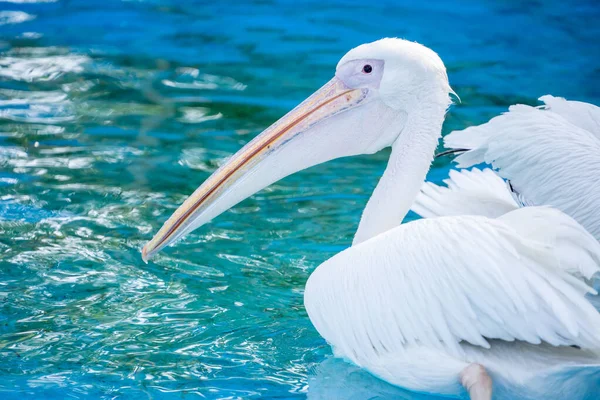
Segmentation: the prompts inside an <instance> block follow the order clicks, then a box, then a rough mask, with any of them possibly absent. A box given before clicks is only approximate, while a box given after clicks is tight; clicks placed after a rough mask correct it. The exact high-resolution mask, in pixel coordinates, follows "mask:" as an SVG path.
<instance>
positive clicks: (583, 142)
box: [412, 95, 600, 240]
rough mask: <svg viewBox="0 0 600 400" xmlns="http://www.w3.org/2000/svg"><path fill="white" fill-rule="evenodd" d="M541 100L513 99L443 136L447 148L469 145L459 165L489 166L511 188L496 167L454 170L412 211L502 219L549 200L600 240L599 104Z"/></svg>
mask: <svg viewBox="0 0 600 400" xmlns="http://www.w3.org/2000/svg"><path fill="white" fill-rule="evenodd" d="M540 100H541V101H543V102H544V103H545V105H544V106H541V107H530V106H526V105H515V106H512V107H510V109H509V112H507V113H505V114H503V115H500V116H498V117H495V118H493V119H492V120H490V121H489V122H487V123H485V124H483V125H480V126H474V127H469V128H467V129H465V130H463V131H457V132H452V133H451V134H449V135H447V136H446V137H445V138H444V144H445V146H446V147H448V148H451V149H465V150H468V151H466V152H464V153H463V154H461V155H460V156H458V157H457V158H456V161H457V162H458V167H460V168H467V167H471V166H473V165H475V164H479V163H484V162H485V163H488V164H491V165H492V166H493V167H494V169H495V170H496V171H497V173H498V174H499V175H500V176H501V177H502V178H505V179H508V180H509V181H510V186H508V185H504V183H503V181H502V179H500V178H498V177H497V176H495V175H494V173H493V172H492V171H490V170H486V171H483V172H481V171H479V170H474V171H473V172H471V173H470V172H469V171H464V170H463V171H461V172H460V173H459V172H456V171H453V172H452V173H451V176H450V180H448V181H447V182H446V183H447V184H448V185H449V186H448V188H442V187H438V186H436V185H434V184H432V183H426V184H425V185H424V186H423V188H422V190H421V194H420V195H419V196H418V197H417V200H416V201H415V204H414V205H413V207H412V209H413V211H415V212H417V214H420V215H421V216H423V217H432V216H441V215H460V214H477V215H485V216H488V217H497V216H498V215H502V214H504V213H506V212H508V211H510V210H514V209H516V208H518V207H520V206H522V205H550V206H552V207H556V208H558V209H559V210H561V211H563V212H564V213H566V214H568V215H570V216H571V217H573V218H574V219H575V220H576V221H577V222H579V223H580V224H581V225H583V226H584V227H585V228H586V229H587V230H588V231H589V232H590V233H591V234H592V235H594V236H595V237H596V239H598V240H600V213H599V212H598V208H599V207H600V108H598V107H596V106H595V105H593V104H588V103H583V102H579V101H567V100H565V99H562V98H558V97H553V96H549V95H547V96H542V97H541V98H540ZM509 189H510V190H509ZM510 191H512V192H513V195H516V196H515V197H516V200H517V201H513V200H512V199H511V198H510V197H511V194H510V193H509V192H510Z"/></svg>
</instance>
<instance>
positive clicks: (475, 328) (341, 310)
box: [305, 207, 600, 365]
mask: <svg viewBox="0 0 600 400" xmlns="http://www.w3.org/2000/svg"><path fill="white" fill-rule="evenodd" d="M513 213H516V214H514V215H513ZM542 217H543V218H544V219H543V220H549V221H552V222H553V223H552V225H551V224H548V225H551V226H555V228H552V227H547V229H538V230H535V229H531V230H530V231H528V233H530V235H529V236H528V237H524V236H523V235H522V232H523V225H526V224H536V223H540V221H542V219H540V218H542ZM515 221H518V222H519V223H518V224H515ZM552 229H554V230H555V231H556V232H554V233H551V232H550V233H549V232H548V230H552ZM535 232H539V233H538V234H536V233H535ZM567 238H568V240H572V241H573V243H572V244H570V246H575V247H576V249H577V251H578V252H581V253H585V254H588V255H589V258H588V259H585V258H583V259H582V260H584V261H581V260H580V259H579V258H576V259H575V260H577V261H576V262H584V263H586V264H585V265H570V266H569V268H570V269H571V270H577V271H585V276H586V277H591V274H595V273H597V272H598V271H599V268H598V265H599V264H600V244H599V243H598V242H597V241H596V240H594V239H593V238H591V236H590V234H589V233H588V232H586V231H585V229H583V227H581V226H580V225H578V224H577V223H576V222H575V221H573V219H572V218H570V217H568V216H566V215H565V214H563V213H561V212H560V211H557V210H555V209H551V208H545V207H541V208H540V207H528V208H523V209H519V210H516V211H513V212H511V213H509V214H507V215H506V216H503V217H501V218H498V219H489V218H486V217H482V216H450V217H441V218H431V219H423V220H418V221H414V222H411V223H408V224H403V225H401V226H399V227H397V228H395V229H392V230H390V231H388V232H385V233H383V234H381V235H378V236H376V237H374V238H372V239H370V240H368V241H365V242H364V243H361V244H359V245H357V246H353V247H351V248H349V249H347V250H345V251H343V252H341V253H339V254H338V255H336V256H334V257H332V258H331V259H330V260H328V261H326V262H325V263H324V264H322V265H321V266H319V267H318V268H317V269H316V270H315V272H314V273H313V274H312V275H311V277H310V279H309V281H308V283H307V286H306V292H305V305H306V309H307V311H308V313H309V316H310V318H311V321H312V322H313V324H314V325H315V327H316V328H317V330H318V331H319V332H320V333H321V335H322V336H323V337H324V338H325V339H327V340H328V341H329V343H330V344H332V345H333V347H334V349H336V353H338V354H341V355H344V356H346V357H348V358H350V359H351V360H352V361H354V362H356V363H357V364H359V365H360V363H361V360H367V359H368V357H374V356H378V355H380V354H384V353H390V352H397V351H403V349H406V348H407V347H410V346H413V345H424V346H427V347H431V348H440V349H444V350H445V351H449V352H450V353H451V354H455V355H457V356H459V355H461V354H462V352H463V347H461V346H462V343H463V342H468V343H470V344H472V345H476V346H480V347H483V348H489V346H490V345H489V342H488V340H489V339H502V340H506V341H513V340H520V341H526V342H529V343H533V344H539V343H541V342H547V343H550V344H552V345H555V346H570V345H577V346H580V347H582V348H600V335H599V333H600V314H599V313H598V311H597V310H596V309H595V308H594V307H593V306H592V305H591V303H590V302H589V301H588V299H586V297H585V294H586V293H593V292H594V290H593V289H592V288H590V287H589V286H587V284H586V282H585V281H584V276H583V274H580V276H577V275H576V274H570V273H569V272H568V270H569V268H565V266H564V265H561V264H564V263H569V259H568V258H566V257H565V256H564V254H562V255H560V256H558V257H557V256H555V254H554V252H555V249H556V248H558V249H560V244H561V243H560V241H565V240H567ZM575 243H579V245H577V244H575Z"/></svg>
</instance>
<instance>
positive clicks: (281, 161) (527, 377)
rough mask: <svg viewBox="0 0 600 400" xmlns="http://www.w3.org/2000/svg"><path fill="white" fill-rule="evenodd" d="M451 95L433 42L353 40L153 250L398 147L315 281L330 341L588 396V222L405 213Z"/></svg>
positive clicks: (383, 356)
mask: <svg viewBox="0 0 600 400" xmlns="http://www.w3.org/2000/svg"><path fill="white" fill-rule="evenodd" d="M450 92H451V88H450V85H449V83H448V78H447V75H446V70H445V67H444V64H443V63H442V61H441V60H440V58H439V57H438V55H437V54H436V53H435V52H433V51H432V50H430V49H428V48H426V47H424V46H422V45H419V44H417V43H412V42H408V41H405V40H401V39H382V40H379V41H376V42H373V43H370V44H364V45H361V46H359V47H357V48H355V49H353V50H351V51H350V52H348V53H347V54H346V55H345V56H344V57H343V58H342V59H341V60H340V62H339V63H338V65H337V69H336V73H335V77H334V78H333V79H332V80H331V81H329V82H328V83H327V84H325V85H324V86H323V87H322V88H321V89H319V90H318V91H317V92H316V93H315V94H313V95H312V96H310V97H309V98H308V99H306V100H305V101H304V102H302V103H301V104H300V105H299V106H297V107H296V108H295V109H293V110H292V111H290V112H289V113H288V114H287V115H285V116H284V117H283V118H281V119H280V120H279V121H277V122H276V123H275V124H273V125H272V126H270V127H269V128H267V129H266V130H265V131H264V132H263V133H261V134H260V135H259V136H257V137H256V138H255V139H254V140H252V141H251V142H249V143H248V144H247V145H246V146H244V147H243V148H242V149H241V150H240V151H239V152H237V153H236V154H235V155H234V156H233V157H232V158H231V159H230V160H229V161H228V162H227V163H226V164H225V165H223V166H222V167H221V168H219V169H218V170H217V171H216V172H215V173H214V174H213V175H211V176H210V177H209V178H208V179H207V180H206V181H205V182H204V183H203V184H202V185H201V186H200V187H199V188H198V189H197V190H196V191H195V192H194V193H193V194H192V195H191V196H190V197H189V198H188V199H187V200H186V201H185V202H184V203H183V205H181V206H180V208H179V209H178V210H177V211H176V212H175V213H174V214H173V215H172V216H171V217H170V218H169V219H168V220H167V222H166V223H165V224H164V226H163V227H162V228H161V229H160V230H159V232H158V233H157V234H156V235H155V236H154V238H153V239H152V240H151V241H150V242H149V243H147V244H146V246H145V247H144V249H143V250H142V257H143V258H144V260H147V259H148V258H149V257H151V256H152V255H154V254H155V253H156V252H158V251H159V250H161V249H162V248H164V247H165V246H167V245H169V244H171V243H173V242H174V241H175V240H177V239H178V238H180V237H182V236H183V235H185V234H186V233H188V232H190V231H192V230H193V229H195V228H197V227H199V226H201V225H203V224H205V223H206V222H208V221H210V220H211V219H212V218H214V217H216V216H217V215H219V214H221V213H222V212H223V211H225V210H227V209H228V208H230V207H232V206H234V205H235V204H237V203H238V202H240V201H241V200H243V199H245V198H246V197H248V196H250V195H252V194H253V193H255V192H257V191H258V190H261V189H262V188H264V187H266V186H268V185H270V184H271V183H273V182H275V181H277V180H279V179H281V178H283V177H285V176H287V175H289V174H292V173H294V172H296V171H299V170H302V169H305V168H308V167H310V166H312V165H316V164H319V163H323V162H325V161H328V160H331V159H334V158H338V157H344V156H351V155H356V154H364V153H373V152H376V151H379V150H381V149H382V148H384V147H387V146H391V147H392V151H391V155H390V159H389V161H388V165H387V168H386V169H385V172H384V174H383V176H382V178H381V179H380V181H379V183H378V185H377V187H376V188H375V190H374V192H373V195H372V196H371V198H370V199H369V202H368V203H367V206H366V208H365V210H364V212H363V214H362V218H361V220H360V224H359V227H358V231H357V232H356V235H355V238H354V242H353V245H352V247H350V248H348V249H346V250H344V251H342V252H341V253H339V254H337V255H335V256H334V257H332V258H331V259H329V260H327V261H326V262H324V263H323V264H321V265H320V266H319V267H318V268H317V269H316V270H315V271H314V272H313V274H312V275H311V276H310V278H309V280H308V282H307V284H306V289H305V294H304V302H305V306H306V310H307V312H308V315H309V317H310V320H311V321H312V323H313V324H314V326H315V327H316V329H317V330H318V331H319V333H320V334H321V335H322V336H323V337H324V338H325V339H326V340H327V341H328V342H329V344H331V346H332V348H333V351H334V354H335V355H337V356H339V357H343V358H345V359H347V360H349V361H351V362H352V363H354V364H356V365H358V366H360V367H362V368H365V369H366V370H368V371H369V372H371V373H372V374H374V375H376V376H378V377H380V378H382V379H383V380H385V381H387V382H390V383H392V384H394V385H397V386H401V387H404V388H408V389H411V390H414V391H422V392H430V393H439V394H444V395H451V396H462V395H463V394H464V393H465V390H466V391H467V392H468V393H469V395H470V397H471V398H472V399H477V400H484V399H485V400H487V399H490V398H491V395H492V387H493V390H494V391H495V393H496V396H509V398H511V396H513V395H514V394H515V393H518V394H519V397H521V398H543V399H549V398H569V399H584V398H586V396H589V397H588V398H592V397H593V396H595V395H596V394H597V390H598V384H599V381H600V357H599V356H598V353H597V352H596V350H597V349H599V348H600V334H599V333H600V314H599V313H598V311H597V310H596V309H595V308H594V307H593V306H592V305H591V304H590V303H589V301H588V300H587V299H586V297H585V295H586V294H587V293H594V290H593V289H592V288H590V287H589V286H588V285H587V283H586V279H589V278H591V277H592V275H593V274H595V273H596V272H598V271H599V267H598V263H599V262H600V244H599V243H598V241H596V240H595V239H594V238H593V237H592V236H591V235H590V234H589V233H588V232H587V231H586V230H585V229H584V228H583V227H581V226H580V225H579V224H578V223H577V222H575V221H574V220H573V219H572V218H571V217H569V216H567V215H565V214H563V213H562V212H560V211H558V210H555V209H552V208H543V207H542V208H540V207H526V208H520V209H517V210H514V211H511V212H509V213H507V214H505V215H501V216H499V217H498V218H489V217H485V216H478V215H464V216H462V215H461V216H447V217H440V218H431V219H422V220H418V221H414V222H410V223H407V224H403V225H400V223H401V221H402V219H403V217H404V216H405V214H406V213H407V212H408V210H409V208H410V207H411V205H412V203H413V201H414V199H415V197H416V196H417V194H418V193H419V190H420V187H421V185H422V183H423V181H424V179H425V175H426V173H427V171H428V169H429V166H430V163H431V160H432V158H433V153H434V151H435V148H436V145H437V143H438V139H439V137H440V136H441V134H440V132H441V126H442V122H443V120H444V116H445V113H446V110H447V108H448V106H449V105H450V98H449V93H450ZM492 382H493V384H492ZM513 398H514V396H513Z"/></svg>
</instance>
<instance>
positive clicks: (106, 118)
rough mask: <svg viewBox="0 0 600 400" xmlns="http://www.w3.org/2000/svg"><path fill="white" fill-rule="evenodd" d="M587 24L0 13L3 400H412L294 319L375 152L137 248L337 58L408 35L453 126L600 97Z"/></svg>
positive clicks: (111, 5) (275, 10)
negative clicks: (420, 47) (151, 249)
mask: <svg viewBox="0 0 600 400" xmlns="http://www.w3.org/2000/svg"><path fill="white" fill-rule="evenodd" d="M599 14H600V13H599V11H598V7H597V6H596V4H595V2H583V1H582V2H579V3H578V4H576V5H572V4H565V2H558V1H556V2H554V1H546V2H543V3H539V2H535V1H531V2H525V3H520V5H519V6H515V5H514V4H512V3H510V2H509V3H506V2H494V3H491V4H490V3H488V2H476V1H466V2H461V4H451V3H449V2H445V1H434V2H427V3H423V4H422V5H417V4H414V3H413V2H405V3H404V2H397V1H380V2H375V3H369V4H367V3H365V2H359V1H350V2H347V1H341V0H339V1H336V0H331V1H319V2H316V1H305V2H302V4H300V3H298V2H297V1H284V0H273V1H258V0H257V1H254V2H252V1H239V2H230V3H227V4H224V3H223V2H199V1H198V2H192V1H189V2H175V1H167V0H147V1H117V0H112V1H99V0H86V1H83V0H80V1H66V0H56V1H52V0H9V1H6V0H0V52H1V55H0V310H1V311H0V357H1V358H2V360H3V363H2V365H0V376H1V379H0V397H1V398H18V397H22V396H23V393H24V394H26V395H29V396H31V397H36V398H40V397H42V396H43V397H44V398H59V399H62V398H67V397H75V398H115V397H117V398H118V397H126V398H133V399H136V398H181V397H182V396H184V395H190V396H194V395H201V396H204V397H207V398H238V397H243V398H246V397H253V396H254V397H260V396H270V397H279V398H289V397H306V395H307V394H308V395H309V396H310V397H313V398H345V397H342V396H343V394H344V393H348V392H350V394H354V397H350V398H368V393H369V392H372V393H374V395H373V396H372V398H390V397H394V398H419V397H416V396H415V395H411V394H409V393H407V392H404V391H400V390H399V389H395V388H391V387H389V386H388V385H385V384H383V383H382V382H379V381H377V380H376V379H375V378H372V377H370V376H369V375H367V374H365V373H364V372H361V371H357V370H356V368H355V367H352V366H349V365H346V364H343V363H342V364H339V363H341V362H340V361H336V360H331V359H327V356H328V355H329V354H330V350H329V348H328V346H327V345H326V344H325V343H324V341H323V340H322V339H321V338H320V337H319V336H318V334H317V333H316V332H315V331H314V329H313V328H312V326H311V325H310V322H309V321H308V318H307V316H306V313H305V311H304V307H303V305H302V294H303V287H304V283H305V282H306V279H307V277H308V275H309V274H310V272H311V271H312V270H313V269H314V268H315V267H316V266H317V265H318V264H319V263H320V262H322V261H323V260H325V259H326V258H328V257H330V256H331V255H333V254H334V253H336V252H338V251H340V250H341V249H343V248H344V247H346V246H347V245H348V244H349V243H350V241H351V238H352V233H353V231H354V229H355V227H356V224H357V222H358V218H359V215H360V211H361V209H362V207H363V206H364V204H365V202H366V199H367V197H368V195H369V193H370V191H371V190H372V188H373V186H374V184H375V182H376V180H377V177H378V176H379V174H380V173H381V171H382V169H383V167H384V163H385V158H386V153H385V152H384V153H383V154H377V155H373V156H369V157H359V158H355V159H348V160H338V161H334V162H331V163H329V164H327V165H324V166H319V167H316V168H313V169H310V170H308V171H305V172H303V173H300V174H297V175H296V176H292V177H289V178H287V179H285V180H283V181H282V182H279V183H277V184H275V185H273V186H272V187H270V188H268V189H266V190H264V191H262V192H260V193H259V194H257V195H256V196H254V197H252V198H251V199H249V200H247V201H245V202H243V203H242V204H240V205H239V206H237V207H235V208H234V209H233V210H231V211H229V212H227V213H225V214H224V215H222V216H221V217H219V218H218V219H217V220H215V221H214V223H213V224H212V225H211V226H210V227H206V228H203V229H200V230H199V231H198V232H196V233H194V234H192V235H190V236H189V237H188V238H186V239H185V240H184V241H183V242H182V243H180V244H179V245H178V246H177V247H175V248H171V249H169V250H168V251H166V252H164V253H162V254H161V255H159V256H158V257H157V258H156V260H155V261H154V262H152V263H150V264H148V265H145V264H144V263H142V262H141V259H140V255H139V249H140V248H141V247H142V245H143V243H144V242H145V241H146V240H148V239H149V238H150V237H151V236H152V233H153V232H155V231H156V230H157V229H158V228H159V227H160V225H161V224H162V222H164V221H165V219H166V218H167V217H168V216H169V215H170V214H171V213H172V212H173V211H174V209H175V208H176V207H177V205H178V204H180V203H181V202H182V201H183V200H184V199H185V197H186V196H187V195H188V194H189V193H191V192H192V191H193V190H194V189H195V188H196V187H197V186H198V185H199V184H200V183H201V182H202V181H203V179H205V178H206V177H207V176H208V175H209V174H210V173H211V172H212V171H214V170H215V169H216V168H217V167H218V166H219V165H220V164H221V163H222V162H223V161H224V160H225V159H226V158H227V157H228V156H229V155H231V154H232V153H233V152H234V151H235V150H237V149H238V148H240V147H241V146H242V145H243V144H244V143H246V142H247V141H248V140H249V139H250V138H252V137H253V136H254V135H256V134H257V133H258V132H260V131H261V130H262V129H264V128H265V127H266V126H268V125H269V124H270V123H271V122H273V121H274V120H275V119H277V118H278V117H279V116H281V115H282V114H283V113H285V112H286V111H287V110H288V109H290V108H291V107H293V106H294V105H295V104H297V103H298V102H299V101H301V100H302V99H303V98H304V97H306V96H307V95H309V94H310V92H311V91H312V90H314V89H315V88H318V87H320V86H321V85H322V84H323V83H324V82H326V81H327V80H328V79H329V78H330V76H331V75H332V73H333V70H334V67H335V64H336V62H337V60H338V59H339V57H340V56H341V55H343V53H344V52H345V51H346V50H348V49H349V48H351V47H353V46H355V45H357V44H359V43H362V42H366V41H370V40H374V39H377V38H379V37H382V36H404V37H407V38H410V39H414V40H418V41H421V42H423V43H425V44H427V45H429V46H431V47H433V48H434V49H436V50H437V51H438V52H439V53H440V54H441V56H442V57H443V58H444V60H446V62H447V65H448V68H449V75H450V80H451V83H452V84H453V86H454V89H455V90H456V91H457V92H458V93H459V95H460V96H461V99H462V104H460V105H458V106H455V107H454V108H453V110H452V112H451V113H450V114H449V117H448V121H447V123H446V126H445V128H444V129H445V131H448V130H450V129H454V128H462V127H464V126H466V125H469V124H472V123H477V122H481V121H484V120H485V119H486V118H488V117H489V116H491V115H494V114H496V113H498V112H501V111H502V110H504V109H506V107H507V106H508V105H509V104H511V103H514V102H526V103H529V104H535V99H536V98H537V97H538V96H540V95H542V94H545V93H548V92H549V93H553V94H555V95H562V96H567V97H572V98H577V99H580V100H587V101H593V102H596V103H600V87H599V86H598V85H599V83H598V82H600V79H598V78H599V75H598V74H599V70H598V67H597V65H598V61H599V60H598V57H599V54H600V53H599V52H598V51H597V49H596V48H595V47H594V46H595V44H596V43H597V38H598V37H599V36H598V34H599V29H600V27H598V24H597V23H596V22H597V19H598V17H599V16H600V15H599ZM444 162H447V160H446V161H440V163H439V164H436V165H435V166H434V169H433V170H432V172H431V177H432V178H433V179H436V180H439V179H441V178H443V177H444V174H445V172H446V170H447V168H448V165H447V164H443V163H444ZM323 360H326V361H325V362H323V363H322V364H321V362H322V361H323ZM336 363H338V364H337V366H335V365H336ZM330 364H333V365H334V367H331V368H327V366H329V365H330ZM315 371H317V373H316V375H314V376H313V375H312V374H313V373H314V372H315ZM309 376H313V377H312V378H309ZM349 388H352V389H351V390H350V389H349ZM332 391H333V393H332ZM335 392H337V394H335ZM319 393H321V395H319ZM323 393H326V395H323Z"/></svg>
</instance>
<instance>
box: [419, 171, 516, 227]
mask: <svg viewBox="0 0 600 400" xmlns="http://www.w3.org/2000/svg"><path fill="white" fill-rule="evenodd" d="M444 183H445V184H446V187H444V186H438V185H436V184H435V183H432V182H425V183H424V184H423V186H422V187H421V191H420V193H419V195H418V196H417V198H416V199H415V201H414V203H413V205H412V207H411V210H412V211H414V212H416V213H417V214H419V215H420V216H421V217H423V218H431V217H441V216H448V215H481V216H485V217H490V218H496V217H499V216H501V215H504V214H506V213H507V212H510V211H513V210H516V209H517V208H519V204H518V203H517V202H516V201H515V199H514V198H513V196H512V194H511V192H510V190H509V188H508V187H507V183H506V182H505V181H504V180H503V179H502V178H500V177H499V176H498V175H496V173H495V172H494V171H492V170H491V169H489V168H486V169H484V170H480V169H478V168H473V169H471V170H460V171H457V170H451V171H450V177H449V178H448V179H445V180H444Z"/></svg>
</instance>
